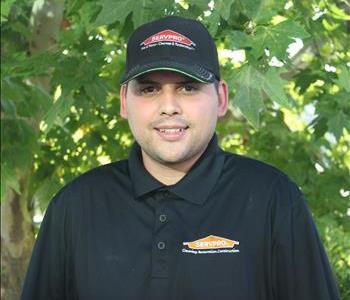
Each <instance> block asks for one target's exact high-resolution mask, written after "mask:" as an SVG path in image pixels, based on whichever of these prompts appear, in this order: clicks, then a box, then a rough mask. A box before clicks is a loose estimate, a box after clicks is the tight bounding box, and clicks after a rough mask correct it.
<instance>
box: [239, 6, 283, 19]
mask: <svg viewBox="0 0 350 300" xmlns="http://www.w3.org/2000/svg"><path fill="white" fill-rule="evenodd" d="M240 2H241V4H242V7H243V13H244V14H245V15H246V16H247V17H249V18H250V19H252V20H253V21H255V22H256V23H266V22H267V21H269V20H270V19H271V17H272V16H274V15H276V13H277V11H278V10H280V9H281V8H283V6H284V2H283V1H279V0H277V1H276V0H241V1H240Z"/></svg>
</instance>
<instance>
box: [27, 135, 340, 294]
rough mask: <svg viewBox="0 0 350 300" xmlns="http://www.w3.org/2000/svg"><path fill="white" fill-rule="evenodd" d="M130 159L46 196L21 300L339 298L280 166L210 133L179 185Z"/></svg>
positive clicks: (135, 153)
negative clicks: (223, 144) (234, 149)
mask: <svg viewBox="0 0 350 300" xmlns="http://www.w3.org/2000/svg"><path fill="white" fill-rule="evenodd" d="M140 153H141V152H140V147H139V146H138V145H137V144H135V145H134V146H133V148H132V150H131V153H130V157H129V159H128V160H123V161H119V162H116V163H112V164H109V165H105V166H101V167H98V168H96V169H93V170H91V171H89V172H87V173H86V174H84V175H82V176H80V177H79V178H77V179H76V180H74V181H73V182H72V183H70V184H69V185H67V186H66V187H65V188H63V189H62V190H61V192H59V193H58V195H56V197H55V198H54V199H53V200H52V201H51V203H50V205H49V207H48V209H47V212H46V215H45V218H44V221H43V223H42V226H41V229H40V233H39V236H38V238H37V242H36V245H35V248H34V251H33V256H32V259H31V263H30V266H29V270H28V273H27V277H26V281H25V284H24V288H23V294H22V299H23V300H47V299H80V300H88V299H103V300H112V299H113V300H116V299H120V300H126V299H128V300H129V299H140V300H143V299H145V300H153V299H155V300H156V299H162V300H165V299H172V300H181V299H183V300H185V299H186V300H187V299H191V300H196V299H198V300H214V299H242V300H250V299H251V300H256V299H260V300H262V299H266V300H271V299H281V300H288V299H291V300H292V299H293V300H295V299H299V300H300V299H305V300H311V299H317V300H323V299H339V296H338V292H337V288H336V284H335V281H334V278H333V275H332V271H331V269H330V267H329V263H328V260H327V256H326V254H325V251H324V249H323V247H322V244H321V242H320V239H319V236H318V234H317V231H316V228H315V225H314V223H313V221H312V218H311V215H310V213H309V210H308V209H307V207H306V204H305V200H304V199H303V196H302V194H301V193H300V191H299V189H298V188H297V187H296V185H295V184H294V183H293V182H291V181H290V180H289V179H288V178H287V177H286V176H285V175H284V174H282V173H281V172H280V171H278V170H276V169H275V168H273V167H271V166H269V165H266V164H264V163H262V162H259V161H256V160H253V159H249V158H245V157H242V156H238V155H235V154H231V153H227V152H224V151H222V150H221V149H220V148H219V147H218V145H217V139H216V136H214V137H213V139H212V140H211V142H210V144H209V146H208V147H207V149H206V151H205V153H204V154H203V155H202V157H201V158H200V159H199V160H198V161H197V163H196V164H195V165H194V166H193V167H192V169H191V170H190V171H189V172H188V174H187V175H186V176H185V177H184V178H183V179H182V180H181V181H179V182H178V183H177V184H175V185H172V186H165V185H163V184H162V183H160V182H159V181H157V180H156V179H155V178H153V177H152V176H151V175H150V174H149V173H148V172H147V171H146V170H145V168H144V166H143V164H142V160H141V154H140Z"/></svg>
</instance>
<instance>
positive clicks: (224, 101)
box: [218, 80, 228, 117]
mask: <svg viewBox="0 0 350 300" xmlns="http://www.w3.org/2000/svg"><path fill="white" fill-rule="evenodd" d="M218 94H219V102H218V117H223V116H224V115H225V114H226V112H227V108H228V86H227V83H226V81H225V80H220V81H219V85H218Z"/></svg>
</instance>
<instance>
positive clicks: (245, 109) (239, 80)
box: [233, 65, 264, 127]
mask: <svg viewBox="0 0 350 300" xmlns="http://www.w3.org/2000/svg"><path fill="white" fill-rule="evenodd" d="M260 77H261V75H260V73H259V72H258V71H257V70H256V69H255V68H254V67H252V66H247V65H246V66H244V67H242V70H240V72H238V74H237V75H236V77H235V79H234V81H235V82H236V84H237V93H236V95H235V97H234V98H233V104H234V105H235V106H237V107H238V108H239V109H240V110H241V112H242V114H243V115H244V116H245V117H246V118H247V119H248V121H249V122H250V123H251V124H252V125H253V126H254V127H259V114H260V111H261V110H262V109H263V108H264V103H263V100H262V95H261V92H260V88H261V80H260Z"/></svg>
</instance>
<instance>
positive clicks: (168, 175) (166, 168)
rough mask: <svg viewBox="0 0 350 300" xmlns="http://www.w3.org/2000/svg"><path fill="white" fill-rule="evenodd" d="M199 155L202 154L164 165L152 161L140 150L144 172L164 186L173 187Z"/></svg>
mask: <svg viewBox="0 0 350 300" xmlns="http://www.w3.org/2000/svg"><path fill="white" fill-rule="evenodd" d="M201 155H202V153H200V154H198V155H196V156H195V157H192V158H191V159H189V160H187V161H184V162H181V163H176V164H164V163H161V162H158V161H156V160H154V159H152V158H151V157H149V156H148V155H147V154H146V153H145V152H144V151H143V150H142V160H143V164H144V166H145V168H146V170H147V171H148V172H149V173H150V174H151V175H152V176H153V177H154V178H156V179H157V180H158V181H159V182H161V183H163V184H165V185H173V184H175V183H177V182H179V181H180V180H181V179H182V178H183V177H184V176H185V175H186V174H187V172H188V171H189V170H190V169H191V167H192V166H193V165H194V164H195V162H196V161H197V160H198V159H199V157H200V156H201Z"/></svg>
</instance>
